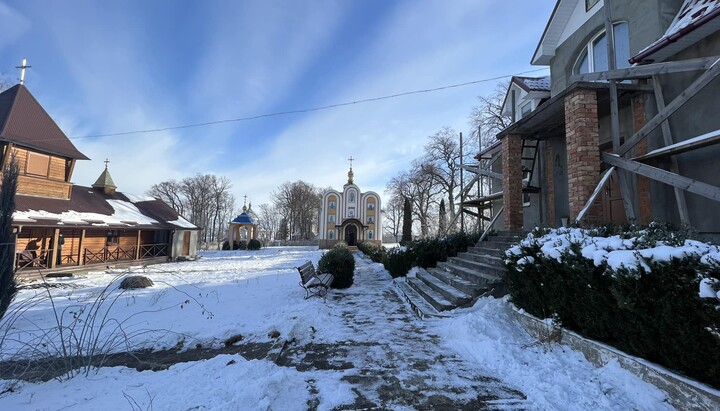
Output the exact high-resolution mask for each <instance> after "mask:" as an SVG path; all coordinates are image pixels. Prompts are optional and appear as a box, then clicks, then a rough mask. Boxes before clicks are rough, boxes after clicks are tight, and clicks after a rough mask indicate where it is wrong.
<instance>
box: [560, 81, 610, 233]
mask: <svg viewBox="0 0 720 411" xmlns="http://www.w3.org/2000/svg"><path fill="white" fill-rule="evenodd" d="M565 143H566V144H567V158H568V161H567V174H568V198H569V200H570V204H569V206H570V207H569V210H570V216H569V217H570V220H573V219H574V218H575V217H577V215H578V214H579V213H580V211H581V210H582V209H583V207H585V203H586V202H587V201H588V199H589V198H590V195H591V194H592V192H593V190H595V187H596V186H597V184H598V182H599V181H600V135H599V132H598V115H597V94H596V92H594V91H590V90H576V91H574V92H572V93H570V94H568V95H567V96H566V97H565ZM601 213H602V210H601V207H600V206H599V201H596V202H595V204H593V206H592V207H590V210H588V213H587V214H586V217H585V218H584V219H583V221H584V222H586V223H593V222H597V221H598V220H599V218H600V215H601Z"/></svg>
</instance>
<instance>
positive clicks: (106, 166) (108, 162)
mask: <svg viewBox="0 0 720 411" xmlns="http://www.w3.org/2000/svg"><path fill="white" fill-rule="evenodd" d="M108 164H110V160H108V159H107V158H106V159H105V170H107V168H108Z"/></svg>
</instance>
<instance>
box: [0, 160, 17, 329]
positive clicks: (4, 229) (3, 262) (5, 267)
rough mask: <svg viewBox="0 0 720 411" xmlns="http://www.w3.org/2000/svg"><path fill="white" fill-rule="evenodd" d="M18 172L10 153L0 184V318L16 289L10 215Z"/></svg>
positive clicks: (15, 162)
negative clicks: (0, 183)
mask: <svg viewBox="0 0 720 411" xmlns="http://www.w3.org/2000/svg"><path fill="white" fill-rule="evenodd" d="M19 174H20V168H19V167H18V162H17V160H16V159H15V155H14V154H11V156H10V162H9V163H8V164H6V165H5V167H4V170H3V173H2V185H1V186H0V318H3V316H4V315H5V312H6V311H7V309H8V307H9V306H10V303H11V302H12V300H13V299H14V298H15V295H16V294H17V290H18V289H17V282H16V281H15V272H14V270H13V268H14V266H13V261H14V258H15V235H14V234H13V230H12V216H13V213H14V212H15V193H16V192H17V185H18V176H19Z"/></svg>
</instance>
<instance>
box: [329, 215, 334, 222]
mask: <svg viewBox="0 0 720 411" xmlns="http://www.w3.org/2000/svg"><path fill="white" fill-rule="evenodd" d="M334 222H335V214H330V215H328V223H334Z"/></svg>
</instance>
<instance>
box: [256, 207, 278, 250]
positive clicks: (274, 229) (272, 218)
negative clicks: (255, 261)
mask: <svg viewBox="0 0 720 411" xmlns="http://www.w3.org/2000/svg"><path fill="white" fill-rule="evenodd" d="M281 222H282V215H281V214H280V212H279V211H278V209H277V208H275V207H273V206H272V205H270V204H260V212H259V213H258V221H257V224H258V229H259V232H260V235H259V237H260V241H262V242H263V243H265V244H267V243H268V242H270V241H273V240H276V239H277V237H278V232H279V231H280V224H281Z"/></svg>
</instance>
